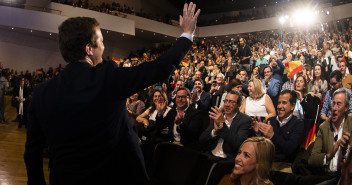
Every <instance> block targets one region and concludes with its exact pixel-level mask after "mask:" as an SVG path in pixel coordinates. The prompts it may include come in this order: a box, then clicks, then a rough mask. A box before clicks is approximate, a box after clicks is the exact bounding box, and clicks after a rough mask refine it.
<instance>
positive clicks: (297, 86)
mask: <svg viewBox="0 0 352 185" xmlns="http://www.w3.org/2000/svg"><path fill="white" fill-rule="evenodd" d="M304 85H305V81H304V78H303V77H302V76H299V77H298V78H297V79H296V84H295V90H296V91H303V89H304V88H305V87H304Z"/></svg>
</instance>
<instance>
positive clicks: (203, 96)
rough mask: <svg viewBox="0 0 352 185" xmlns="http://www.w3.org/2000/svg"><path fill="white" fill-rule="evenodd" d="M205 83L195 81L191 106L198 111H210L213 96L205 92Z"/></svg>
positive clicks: (198, 80) (199, 80)
mask: <svg viewBox="0 0 352 185" xmlns="http://www.w3.org/2000/svg"><path fill="white" fill-rule="evenodd" d="M203 88H204V82H203V81H202V80H201V79H196V80H194V91H193V94H192V99H191V100H192V103H191V106H192V107H194V108H195V109H197V110H201V111H209V108H210V103H211V94H210V93H208V92H205V91H204V90H203Z"/></svg>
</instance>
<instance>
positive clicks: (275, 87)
mask: <svg viewBox="0 0 352 185" xmlns="http://www.w3.org/2000/svg"><path fill="white" fill-rule="evenodd" d="M271 80H272V83H270V84H269V87H268V89H267V94H268V95H269V96H277V95H278V94H279V89H280V83H279V81H277V80H275V79H273V78H272V79H271Z"/></svg>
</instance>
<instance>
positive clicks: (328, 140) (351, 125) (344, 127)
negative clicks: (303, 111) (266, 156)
mask: <svg viewBox="0 0 352 185" xmlns="http://www.w3.org/2000/svg"><path fill="white" fill-rule="evenodd" d="M349 102H350V96H349V94H348V92H347V91H346V90H345V89H344V88H340V89H338V90H336V91H335V92H334V94H333V103H332V107H331V116H330V118H329V119H327V120H326V121H324V123H322V124H321V125H320V126H319V131H318V134H317V137H316V140H315V144H314V146H313V150H312V154H311V156H310V158H309V160H308V164H309V166H311V167H315V168H322V169H324V171H325V172H327V175H331V176H336V177H338V176H339V171H340V167H341V164H342V160H343V159H344V158H345V156H346V151H347V148H348V147H349V146H350V144H351V143H350V136H351V131H352V117H351V116H348V115H347V114H348V108H349Z"/></svg>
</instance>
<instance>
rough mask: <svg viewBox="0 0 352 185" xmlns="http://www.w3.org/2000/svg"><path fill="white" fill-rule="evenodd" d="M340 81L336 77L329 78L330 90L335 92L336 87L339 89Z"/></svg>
mask: <svg viewBox="0 0 352 185" xmlns="http://www.w3.org/2000/svg"><path fill="white" fill-rule="evenodd" d="M341 84H342V83H341V81H337V80H336V78H331V79H330V87H331V91H332V92H335V91H336V90H337V89H339V88H340V87H341Z"/></svg>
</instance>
